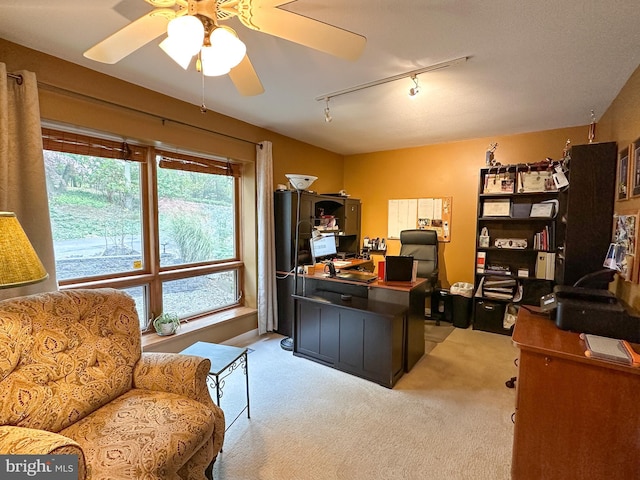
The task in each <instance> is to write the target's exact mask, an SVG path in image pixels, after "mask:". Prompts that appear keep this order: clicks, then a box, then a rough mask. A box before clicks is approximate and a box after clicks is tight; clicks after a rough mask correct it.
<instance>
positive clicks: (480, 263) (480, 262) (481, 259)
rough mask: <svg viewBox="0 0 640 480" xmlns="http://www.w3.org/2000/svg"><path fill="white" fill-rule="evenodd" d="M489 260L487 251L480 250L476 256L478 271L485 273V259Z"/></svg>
mask: <svg viewBox="0 0 640 480" xmlns="http://www.w3.org/2000/svg"><path fill="white" fill-rule="evenodd" d="M486 260H487V252H478V255H477V257H476V272H477V273H484V266H485V261H486Z"/></svg>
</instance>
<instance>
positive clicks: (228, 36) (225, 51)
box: [209, 26, 247, 69]
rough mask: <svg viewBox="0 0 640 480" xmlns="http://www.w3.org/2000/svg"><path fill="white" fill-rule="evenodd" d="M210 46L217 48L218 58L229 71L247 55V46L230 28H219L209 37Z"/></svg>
mask: <svg viewBox="0 0 640 480" xmlns="http://www.w3.org/2000/svg"><path fill="white" fill-rule="evenodd" d="M209 39H210V41H211V46H212V47H214V48H217V49H218V51H219V57H220V59H221V61H223V62H224V63H225V64H226V65H227V66H228V67H229V69H232V68H233V67H235V66H236V65H238V64H239V63H240V62H241V61H242V59H243V58H244V56H245V55H246V54H247V46H246V45H245V44H244V43H243V42H242V40H240V39H239V38H238V35H236V32H234V31H233V30H232V29H231V28H229V27H225V26H220V27H218V28H216V29H214V30H213V32H211V35H210V36H209Z"/></svg>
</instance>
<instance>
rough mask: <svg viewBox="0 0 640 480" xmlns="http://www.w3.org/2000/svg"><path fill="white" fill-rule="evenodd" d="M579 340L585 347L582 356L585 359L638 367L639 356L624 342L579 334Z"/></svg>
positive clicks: (639, 362) (639, 364)
mask: <svg viewBox="0 0 640 480" xmlns="http://www.w3.org/2000/svg"><path fill="white" fill-rule="evenodd" d="M580 338H581V339H582V340H584V343H585V346H586V350H585V352H584V354H585V356H587V357H590V358H597V359H600V360H607V361H610V362H616V363H622V364H624V365H634V366H640V355H638V354H637V353H636V352H635V351H634V350H633V348H632V347H631V345H629V342H627V341H626V340H618V339H615V338H608V337H601V336H599V335H591V334H588V333H581V334H580Z"/></svg>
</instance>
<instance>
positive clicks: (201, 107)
mask: <svg viewBox="0 0 640 480" xmlns="http://www.w3.org/2000/svg"><path fill="white" fill-rule="evenodd" d="M200 76H201V77H202V105H200V113H207V106H206V105H205V104H204V72H202V71H201V72H200Z"/></svg>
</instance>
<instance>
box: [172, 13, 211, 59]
mask: <svg viewBox="0 0 640 480" xmlns="http://www.w3.org/2000/svg"><path fill="white" fill-rule="evenodd" d="M167 33H168V35H169V37H168V38H171V42H172V43H173V42H175V43H176V44H178V45H180V48H182V49H183V50H184V51H185V55H186V53H189V54H190V55H191V56H194V55H195V54H196V53H198V51H200V47H202V42H203V40H204V25H203V24H202V22H201V21H200V20H199V19H198V18H197V17H194V16H193V15H182V16H181V17H176V18H174V19H173V20H171V21H170V22H169V25H168V26H167Z"/></svg>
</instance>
